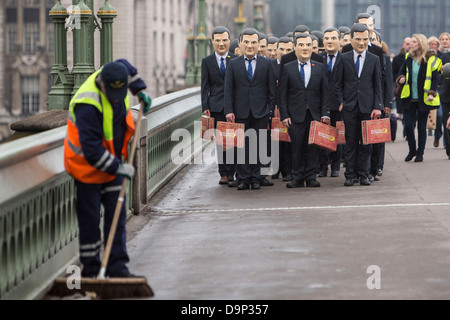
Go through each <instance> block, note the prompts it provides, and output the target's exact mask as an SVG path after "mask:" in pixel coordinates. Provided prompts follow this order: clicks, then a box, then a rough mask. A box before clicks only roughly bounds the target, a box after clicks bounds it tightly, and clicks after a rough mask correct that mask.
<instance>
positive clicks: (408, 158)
mask: <svg viewBox="0 0 450 320" xmlns="http://www.w3.org/2000/svg"><path fill="white" fill-rule="evenodd" d="M416 153H417V152H416V151H414V152H411V151H410V152H409V153H408V155H407V156H406V158H405V162H409V161H411V160H412V159H413V158H414V157H415V156H416Z"/></svg>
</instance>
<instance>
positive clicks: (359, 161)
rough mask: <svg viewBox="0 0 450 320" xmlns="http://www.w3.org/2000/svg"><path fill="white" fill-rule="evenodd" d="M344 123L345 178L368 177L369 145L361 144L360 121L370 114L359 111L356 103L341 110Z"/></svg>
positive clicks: (368, 117) (368, 118)
mask: <svg viewBox="0 0 450 320" xmlns="http://www.w3.org/2000/svg"><path fill="white" fill-rule="evenodd" d="M342 117H343V118H344V123H345V140H346V144H345V146H344V159H345V160H344V161H345V178H346V179H355V178H368V176H369V171H370V156H371V152H372V146H371V145H363V143H362V142H363V141H362V131H361V122H362V121H364V120H370V114H367V113H361V111H360V110H359V106H358V105H356V106H355V108H353V110H352V111H347V110H343V111H342Z"/></svg>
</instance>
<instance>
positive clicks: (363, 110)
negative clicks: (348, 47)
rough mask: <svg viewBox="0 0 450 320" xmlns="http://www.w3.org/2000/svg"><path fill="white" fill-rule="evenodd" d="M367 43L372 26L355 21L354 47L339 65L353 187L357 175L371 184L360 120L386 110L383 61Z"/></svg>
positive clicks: (347, 175) (349, 176) (347, 160)
mask: <svg viewBox="0 0 450 320" xmlns="http://www.w3.org/2000/svg"><path fill="white" fill-rule="evenodd" d="M368 43H369V28H368V27H367V26H366V25H365V24H361V23H356V24H354V25H353V27H352V31H351V44H352V47H353V50H352V51H350V52H346V53H343V54H341V58H340V61H339V63H338V65H337V66H336V68H337V70H336V72H337V73H338V78H337V82H336V92H337V95H338V99H339V102H340V103H341V104H340V107H339V109H340V110H341V112H342V117H343V119H344V123H345V140H346V145H345V147H344V158H345V168H346V170H345V178H346V181H345V184H344V185H345V186H353V185H354V183H355V180H356V179H357V178H358V177H359V182H360V184H361V185H363V186H370V181H369V179H368V177H369V171H370V162H369V158H370V155H371V146H370V145H363V144H362V131H361V121H364V120H370V119H371V118H379V117H380V116H381V112H382V110H383V107H382V94H381V67H380V61H379V59H378V58H377V56H375V55H373V54H372V53H370V52H368V51H367V46H368Z"/></svg>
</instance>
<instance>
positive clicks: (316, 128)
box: [309, 121, 339, 152]
mask: <svg viewBox="0 0 450 320" xmlns="http://www.w3.org/2000/svg"><path fill="white" fill-rule="evenodd" d="M338 135H339V132H338V129H336V128H335V127H332V126H329V125H327V124H325V123H323V122H320V121H312V122H311V128H310V130H309V144H313V145H315V146H317V147H319V148H321V149H324V150H326V151H331V152H334V151H336V149H337V136H338Z"/></svg>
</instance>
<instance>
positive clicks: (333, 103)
mask: <svg viewBox="0 0 450 320" xmlns="http://www.w3.org/2000/svg"><path fill="white" fill-rule="evenodd" d="M320 55H321V56H322V63H323V64H324V66H325V69H326V72H327V78H328V100H329V103H330V111H339V106H340V103H339V99H338V97H337V96H336V81H337V75H338V74H337V72H336V71H337V68H336V67H337V65H338V63H339V60H340V59H341V53H338V54H337V57H336V58H335V59H336V60H335V62H334V68H333V71H332V72H331V74H329V72H328V61H327V60H328V59H327V58H328V54H327V53H326V52H322V53H321V54H320Z"/></svg>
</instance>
